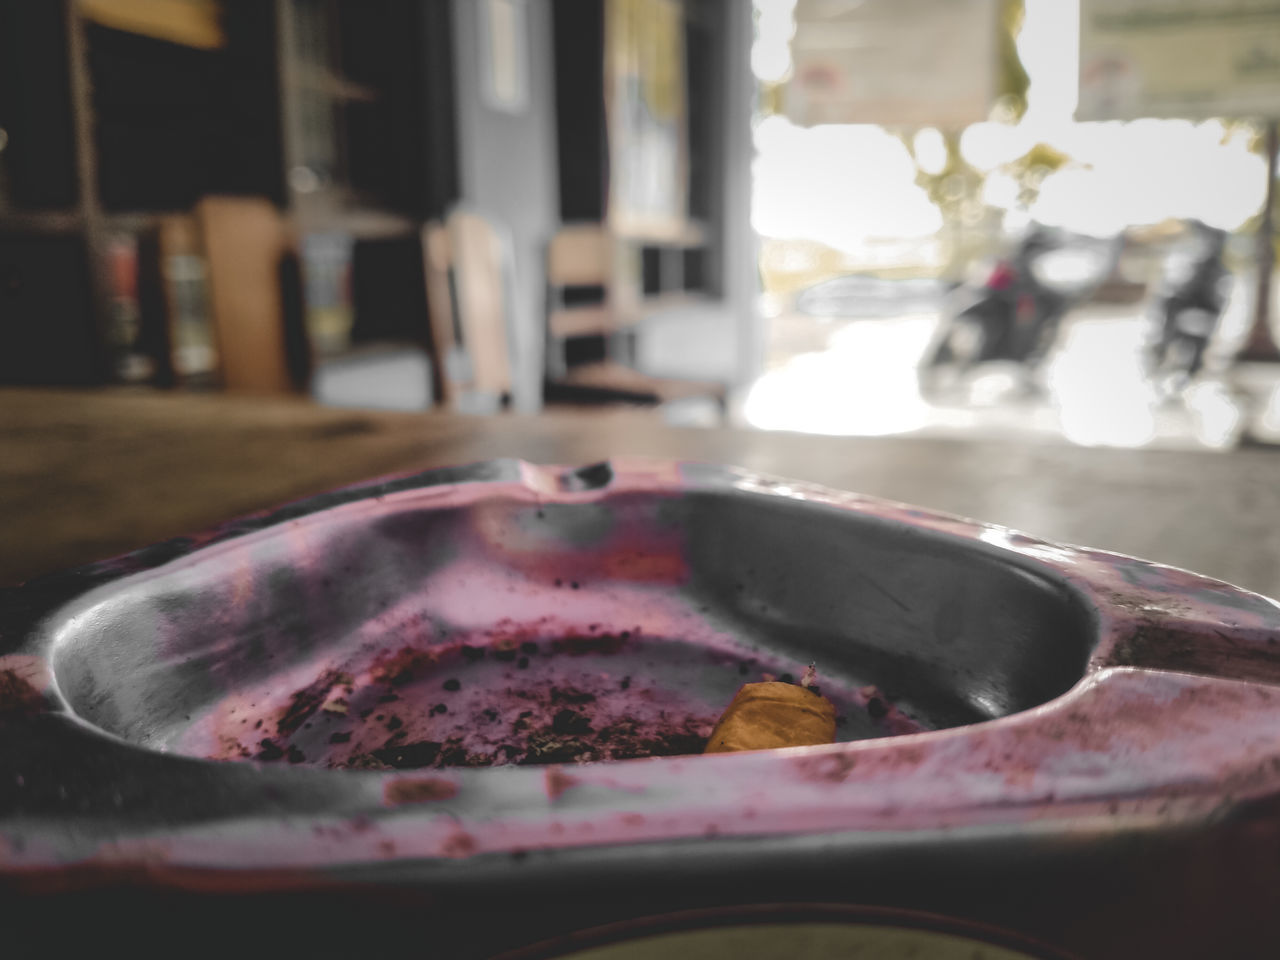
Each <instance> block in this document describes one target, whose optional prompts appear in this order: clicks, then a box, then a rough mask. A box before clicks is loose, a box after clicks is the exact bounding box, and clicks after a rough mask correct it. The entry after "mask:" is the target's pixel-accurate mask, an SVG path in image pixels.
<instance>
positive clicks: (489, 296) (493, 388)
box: [446, 210, 511, 396]
mask: <svg viewBox="0 0 1280 960" xmlns="http://www.w3.org/2000/svg"><path fill="white" fill-rule="evenodd" d="M446 227H447V229H448V231H449V248H450V253H451V254H452V262H453V292H454V305H455V309H456V310H457V316H458V321H459V323H458V325H459V327H460V328H461V330H462V343H463V347H464V349H465V350H466V352H467V356H468V358H469V359H470V361H471V383H470V386H471V388H472V389H473V390H475V391H477V392H480V393H484V394H493V395H495V396H502V395H504V394H505V395H510V393H511V356H510V351H509V349H508V341H507V268H508V263H507V252H506V247H505V245H504V243H503V241H502V238H501V237H500V236H499V234H498V231H497V230H496V229H495V228H494V226H493V224H492V223H490V222H489V221H488V220H487V219H485V218H484V217H482V216H480V215H479V214H476V213H471V212H469V211H465V210H458V211H454V212H453V213H451V214H450V215H449V218H448V221H447V223H446Z"/></svg>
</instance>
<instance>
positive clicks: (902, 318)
mask: <svg viewBox="0 0 1280 960" xmlns="http://www.w3.org/2000/svg"><path fill="white" fill-rule="evenodd" d="M1277 114H1280V4H1276V3H1273V2H1263V0H1234V2H1227V0H1212V2H1211V0H1204V2H1181V0H1180V2H1173V0H1167V2H1155V0H1127V2H1123V3H1103V2H1089V0H754V2H748V0H475V2H471V0H419V2H410V0H274V2H271V0H70V2H45V3H33V2H24V0H2V2H0V383H3V384H9V385H63V386H68V385H70V386H90V385H95V386H105V385H113V386H117V387H130V388H134V389H154V390H182V391H226V392H232V393H252V394H269V393H278V394H299V395H304V396H307V397H310V398H312V399H314V401H315V402H317V403H319V404H324V405H329V406H337V407H356V408H366V409H372V408H383V409H397V410H425V409H430V408H434V409H451V410H456V411H461V412H470V413H487V412H495V411H499V410H502V409H511V410H514V411H517V412H520V413H536V412H538V411H540V410H544V409H548V408H560V407H567V406H570V405H571V406H573V407H574V408H575V409H582V408H592V409H595V408H599V407H602V406H606V405H618V404H625V405H629V406H631V407H645V408H649V409H650V410H651V411H652V412H653V414H654V416H656V417H661V418H662V419H663V420H664V421H666V422H670V423H677V424H690V425H714V424H725V423H729V424H735V425H739V426H747V427H752V428H759V429H766V430H789V431H801V432H811V433H822V434H832V435H886V434H897V433H926V434H943V435H957V434H958V435H979V436H1012V437H1015V438H1025V437H1034V438H1036V439H1040V440H1046V439H1047V440H1055V441H1056V440H1062V441H1066V442H1069V443H1075V444H1082V445H1104V446H1121V447H1136V446H1149V445H1157V446H1161V445H1165V446H1169V445H1171V446H1183V447H1187V446H1189V447H1199V448H1210V449H1230V448H1233V447H1236V446H1238V445H1240V444H1242V443H1255V444H1266V443H1270V442H1271V441H1272V440H1273V439H1275V437H1276V436H1277V435H1280V400H1277V394H1276V393H1275V390H1274V383H1273V381H1274V380H1275V379H1276V378H1274V377H1273V376H1272V372H1273V371H1274V370H1276V369H1277V368H1276V367H1275V365H1274V361H1275V360H1276V358H1277V353H1276V348H1275V345H1274V339H1273V337H1272V333H1271V327H1270V320H1271V316H1272V314H1273V313H1274V310H1273V309H1272V308H1271V303H1272V302H1274V300H1275V299H1276V298H1275V295H1274V294H1273V293H1272V287H1273V286H1274V273H1275V270H1274V268H1275V252H1274V244H1273V243H1272V239H1271V234H1272V217H1271V215H1270V209H1271V207H1274V206H1275V198H1274V181H1275V153H1276V137H1275V124H1274V120H1273V119H1272V118H1274V117H1275V116H1276V115H1277ZM1268 205H1270V206H1268Z"/></svg>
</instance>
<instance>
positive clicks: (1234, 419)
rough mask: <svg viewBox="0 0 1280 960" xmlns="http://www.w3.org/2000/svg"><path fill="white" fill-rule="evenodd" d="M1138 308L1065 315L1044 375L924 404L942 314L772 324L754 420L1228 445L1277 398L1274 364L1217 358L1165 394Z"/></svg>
mask: <svg viewBox="0 0 1280 960" xmlns="http://www.w3.org/2000/svg"><path fill="white" fill-rule="evenodd" d="M1138 311H1139V308H1138V307H1136V306H1132V305H1118V306H1116V305H1112V306H1090V307H1087V308H1084V309H1081V310H1078V311H1075V312H1073V313H1072V314H1071V315H1069V316H1068V318H1067V319H1066V320H1065V321H1064V323H1063V326H1062V329H1061V330H1060V332H1059V337H1058V342H1057V345H1056V347H1055V349H1054V351H1053V352H1052V353H1051V355H1050V357H1049V359H1048V361H1047V362H1046V365H1045V367H1044V369H1043V371H1042V372H1041V375H1040V378H1039V381H1040V382H1039V389H1038V390H1037V391H1036V392H1034V393H1031V394H1028V393H1027V392H1025V391H1024V390H1022V389H1021V386H1020V380H1019V376H1018V371H1017V370H1016V369H1015V368H1014V367H1012V366H1011V365H1007V364H989V365H986V366H985V367H980V368H978V370H976V371H974V373H973V374H972V375H970V376H969V377H968V378H967V379H966V380H964V381H963V382H960V383H955V384H952V385H951V388H950V389H949V390H946V391H944V392H943V393H942V394H940V395H934V396H931V397H930V398H929V399H926V398H925V397H924V396H922V395H921V391H920V387H919V378H918V375H917V365H918V363H919V360H920V357H921V356H922V355H923V353H924V351H925V349H926V346H927V344H928V343H929V339H930V337H931V336H932V334H933V332H934V330H935V328H936V325H937V323H938V314H937V312H930V313H910V314H903V315H900V316H891V317H880V318H865V319H839V318H830V319H829V318H817V317H810V316H805V315H802V314H798V313H786V314H783V315H781V316H779V317H777V318H774V320H773V321H772V331H771V332H772V336H771V343H770V358H769V368H768V369H767V370H766V372H765V373H764V374H763V375H762V376H761V378H760V379H759V380H758V381H757V382H756V383H755V384H754V385H753V387H752V388H751V390H750V391H749V392H748V394H747V395H746V398H745V402H744V405H743V416H744V418H745V420H746V423H747V424H748V425H749V426H753V427H757V428H762V429H769V430H797V431H802V432H806V433H820V434H827V435H834V436H886V435H895V434H912V435H921V436H947V437H980V438H989V439H1009V440H1036V441H1064V440H1065V441H1067V442H1070V443H1073V444H1078V445H1081V446H1090V447H1120V448H1157V449H1213V450H1217V449H1229V448H1231V447H1234V446H1236V445H1238V444H1239V443H1240V442H1241V441H1242V439H1244V438H1245V434H1246V431H1247V430H1251V431H1252V432H1254V433H1256V432H1258V431H1257V429H1254V428H1255V427H1257V426H1258V424H1259V423H1262V426H1263V427H1265V426H1267V425H1268V424H1269V422H1270V420H1271V419H1276V418H1275V417H1274V416H1272V417H1268V416H1267V410H1268V409H1269V408H1270V407H1272V406H1276V405H1277V400H1276V397H1277V395H1280V394H1278V391H1277V376H1278V375H1280V371H1267V370H1262V371H1260V372H1259V373H1258V374H1257V375H1256V376H1255V377H1254V378H1253V380H1252V381H1249V382H1242V381H1241V379H1240V377H1238V376H1236V372H1235V371H1229V370H1227V369H1226V368H1225V367H1224V366H1222V365H1221V364H1218V365H1216V366H1215V365H1214V364H1211V365H1210V367H1209V369H1208V370H1207V371H1206V373H1205V374H1203V375H1202V376H1201V377H1200V378H1199V379H1198V381H1197V382H1195V383H1193V384H1192V385H1191V386H1190V387H1189V388H1188V389H1187V390H1185V391H1184V392H1183V393H1182V394H1181V395H1179V396H1177V397H1174V398H1172V399H1167V398H1164V397H1162V395H1161V393H1160V391H1159V390H1158V389H1157V388H1156V386H1155V385H1153V384H1152V383H1151V382H1149V381H1148V379H1147V378H1146V376H1145V374H1144V373H1143V370H1142V365H1141V349H1142V345H1143V342H1144V338H1145V336H1146V332H1147V329H1148V325H1147V321H1146V320H1145V319H1144V318H1143V317H1142V316H1141V315H1140V313H1139V312H1138Z"/></svg>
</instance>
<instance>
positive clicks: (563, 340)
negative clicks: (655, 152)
mask: <svg viewBox="0 0 1280 960" xmlns="http://www.w3.org/2000/svg"><path fill="white" fill-rule="evenodd" d="M617 255H618V248H617V245H616V244H615V242H614V239H613V237H612V236H611V235H610V234H609V233H608V232H607V231H606V230H605V229H604V228H603V227H602V226H600V225H598V224H576V225H569V226H565V227H562V228H561V229H560V230H558V231H557V232H556V233H555V235H554V236H553V237H552V238H551V241H550V243H549V244H548V245H547V354H546V355H547V361H546V365H547V370H546V382H545V385H544V391H543V396H544V399H545V400H546V401H547V402H548V403H556V402H562V403H632V404H643V405H656V404H665V403H671V402H674V401H677V400H686V399H690V398H696V397H707V398H710V399H712V400H714V401H715V402H716V404H717V407H718V408H719V411H720V413H721V415H723V412H724V408H725V392H726V391H725V386H724V384H719V383H710V382H700V381H693V380H676V379H671V378H666V377H653V376H649V375H648V374H645V373H642V372H641V371H639V370H637V369H636V368H635V328H636V327H637V326H638V324H639V322H640V319H641V318H642V316H643V309H642V305H641V303H640V302H639V300H638V299H637V298H636V297H635V295H634V294H632V293H631V292H630V291H629V287H628V285H626V284H622V283H618V282H615V272H616V271H615V268H616V259H615V258H616V256H617ZM584 294H586V296H583V295H584ZM593 294H594V295H593ZM588 338H590V339H591V340H594V341H596V344H597V349H596V350H595V351H594V353H595V354H596V356H594V357H592V358H591V359H587V360H585V361H581V362H575V358H574V357H573V350H572V349H571V346H570V345H571V342H573V341H577V342H583V341H584V340H587V339H588Z"/></svg>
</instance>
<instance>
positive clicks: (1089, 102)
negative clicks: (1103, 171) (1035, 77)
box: [1076, 0, 1280, 120]
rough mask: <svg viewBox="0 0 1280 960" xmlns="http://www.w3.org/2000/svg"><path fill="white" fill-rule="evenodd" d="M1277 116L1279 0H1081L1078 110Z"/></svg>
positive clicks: (1080, 113)
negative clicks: (1190, 0) (1192, 0)
mask: <svg viewBox="0 0 1280 960" xmlns="http://www.w3.org/2000/svg"><path fill="white" fill-rule="evenodd" d="M1222 116H1228V117H1261V118H1274V117H1280V0H1194V2H1189V0H1081V2H1080V101H1079V107H1078V108H1077V110H1076V117H1077V119H1080V120H1131V119H1136V118H1138V117H1183V118H1186V119H1191V120H1195V119H1204V118H1208V117H1222Z"/></svg>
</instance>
